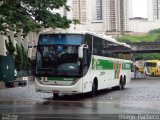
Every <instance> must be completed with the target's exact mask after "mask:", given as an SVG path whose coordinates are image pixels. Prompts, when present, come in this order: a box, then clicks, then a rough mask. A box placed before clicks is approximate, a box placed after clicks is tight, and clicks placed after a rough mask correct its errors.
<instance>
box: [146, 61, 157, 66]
mask: <svg viewBox="0 0 160 120" xmlns="http://www.w3.org/2000/svg"><path fill="white" fill-rule="evenodd" d="M156 65H157V63H153V62H146V63H145V66H147V67H156Z"/></svg>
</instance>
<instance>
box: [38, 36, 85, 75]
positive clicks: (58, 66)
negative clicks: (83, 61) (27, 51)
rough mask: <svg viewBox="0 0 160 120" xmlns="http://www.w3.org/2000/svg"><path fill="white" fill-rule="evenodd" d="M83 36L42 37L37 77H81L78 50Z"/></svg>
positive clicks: (39, 46) (40, 39)
mask: <svg viewBox="0 0 160 120" xmlns="http://www.w3.org/2000/svg"><path fill="white" fill-rule="evenodd" d="M81 43H82V35H70V34H61V35H60V34H56V35H55V34H52V35H41V36H40V38H39V43H38V46H37V57H36V75H43V76H79V75H80V61H79V58H78V48H79V46H80V44H81Z"/></svg>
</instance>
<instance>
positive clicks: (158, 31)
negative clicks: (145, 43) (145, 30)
mask: <svg viewBox="0 0 160 120" xmlns="http://www.w3.org/2000/svg"><path fill="white" fill-rule="evenodd" d="M149 33H150V34H158V33H160V28H158V29H153V30H150V31H149Z"/></svg>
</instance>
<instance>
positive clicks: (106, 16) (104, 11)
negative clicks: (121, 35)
mask: <svg viewBox="0 0 160 120" xmlns="http://www.w3.org/2000/svg"><path fill="white" fill-rule="evenodd" d="M68 5H69V6H71V11H70V12H67V13H65V14H64V12H63V15H67V18H69V19H78V20H79V21H80V23H81V25H79V26H82V25H83V26H84V27H86V30H90V31H94V30H95V25H96V26H97V28H98V31H102V32H106V31H111V32H124V31H128V21H129V0H69V1H68ZM68 13H69V14H70V15H69V14H68ZM77 26H78V25H77ZM79 26H78V27H77V28H80V29H81V28H82V27H79ZM93 26H94V28H93ZM84 27H83V28H84ZM100 29H101V30H100ZM96 30H97V29H96Z"/></svg>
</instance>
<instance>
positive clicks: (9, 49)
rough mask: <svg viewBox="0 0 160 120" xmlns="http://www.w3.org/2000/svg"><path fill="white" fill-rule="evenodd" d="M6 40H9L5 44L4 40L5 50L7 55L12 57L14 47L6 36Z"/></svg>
mask: <svg viewBox="0 0 160 120" xmlns="http://www.w3.org/2000/svg"><path fill="white" fill-rule="evenodd" d="M8 40H9V41H8V42H7V40H5V44H6V49H7V51H8V54H7V55H9V56H12V57H14V52H15V47H14V45H13V42H12V41H11V37H10V36H8Z"/></svg>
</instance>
